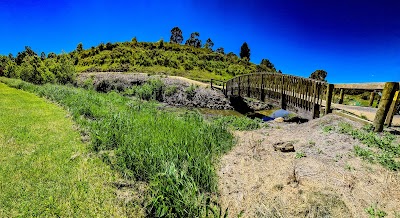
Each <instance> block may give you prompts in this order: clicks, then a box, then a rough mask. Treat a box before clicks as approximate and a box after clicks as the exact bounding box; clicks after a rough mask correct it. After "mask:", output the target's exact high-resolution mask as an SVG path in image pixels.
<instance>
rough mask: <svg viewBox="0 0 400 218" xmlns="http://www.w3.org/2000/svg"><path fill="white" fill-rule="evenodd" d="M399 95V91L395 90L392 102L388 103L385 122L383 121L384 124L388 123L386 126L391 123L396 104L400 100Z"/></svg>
mask: <svg viewBox="0 0 400 218" xmlns="http://www.w3.org/2000/svg"><path fill="white" fill-rule="evenodd" d="M399 95H400V93H399V91H397V92H396V93H395V94H394V98H393V101H392V104H391V105H390V109H389V112H388V115H387V117H386V122H385V124H386V125H388V126H391V125H392V121H393V117H394V115H395V114H396V112H397V111H396V109H397V105H398V104H399V101H400V100H399Z"/></svg>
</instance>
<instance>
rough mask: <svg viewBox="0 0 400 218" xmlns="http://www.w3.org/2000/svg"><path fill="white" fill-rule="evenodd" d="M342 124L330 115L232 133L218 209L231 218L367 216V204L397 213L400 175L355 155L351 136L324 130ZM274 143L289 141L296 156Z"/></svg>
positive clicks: (221, 173)
mask: <svg viewBox="0 0 400 218" xmlns="http://www.w3.org/2000/svg"><path fill="white" fill-rule="evenodd" d="M341 121H344V118H341V117H339V116H335V115H328V116H325V117H323V118H321V119H317V120H312V121H310V122H308V123H304V124H286V123H280V124H278V123H275V124H272V127H270V128H266V129H261V130H257V131H251V132H236V133H235V134H236V136H237V137H238V140H239V141H238V145H237V146H236V147H235V148H234V149H233V150H232V151H231V152H229V153H228V154H227V155H225V156H224V157H223V158H222V160H221V165H220V168H219V171H218V174H219V177H220V180H219V189H220V194H221V196H220V199H221V205H222V206H223V207H224V208H226V207H228V208H229V214H230V216H231V217H236V215H237V214H242V215H243V217H368V214H367V213H366V212H365V209H366V208H368V207H371V206H375V207H377V208H379V209H382V210H384V211H385V212H387V213H388V215H389V216H388V217H395V212H397V213H398V214H400V182H399V181H400V173H393V172H389V171H388V170H386V169H384V168H383V167H381V166H380V165H377V164H369V163H367V162H365V161H362V160H361V159H360V158H358V157H354V153H353V147H354V146H355V145H359V144H360V143H359V142H358V141H357V140H354V139H353V138H352V137H349V136H346V135H342V134H338V133H335V132H331V133H325V132H324V131H323V127H324V126H336V125H337V124H338V123H339V122H341ZM346 122H350V123H352V124H353V125H354V126H360V125H359V124H358V123H354V122H351V121H348V120H346ZM278 142H292V143H293V145H294V147H295V150H296V152H289V153H282V152H280V151H274V149H273V145H274V144H275V143H278ZM303 155H304V156H305V157H302V156H303ZM296 156H297V158H296Z"/></svg>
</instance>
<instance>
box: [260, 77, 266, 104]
mask: <svg viewBox="0 0 400 218" xmlns="http://www.w3.org/2000/svg"><path fill="white" fill-rule="evenodd" d="M260 92H261V96H260V98H261V99H260V100H261V101H262V102H264V100H265V97H264V74H261V90H260Z"/></svg>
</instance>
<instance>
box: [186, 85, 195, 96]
mask: <svg viewBox="0 0 400 218" xmlns="http://www.w3.org/2000/svg"><path fill="white" fill-rule="evenodd" d="M196 89H197V86H195V85H193V84H191V85H190V86H189V87H187V88H186V90H185V92H186V95H187V98H188V99H189V100H192V99H193V98H194V96H195V95H196Z"/></svg>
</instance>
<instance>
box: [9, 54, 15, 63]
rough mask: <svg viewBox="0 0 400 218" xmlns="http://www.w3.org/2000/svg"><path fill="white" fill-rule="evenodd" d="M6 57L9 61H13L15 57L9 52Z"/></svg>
mask: <svg viewBox="0 0 400 218" xmlns="http://www.w3.org/2000/svg"><path fill="white" fill-rule="evenodd" d="M8 59H10V60H11V61H13V60H14V59H15V58H14V55H13V54H11V53H9V54H8Z"/></svg>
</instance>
